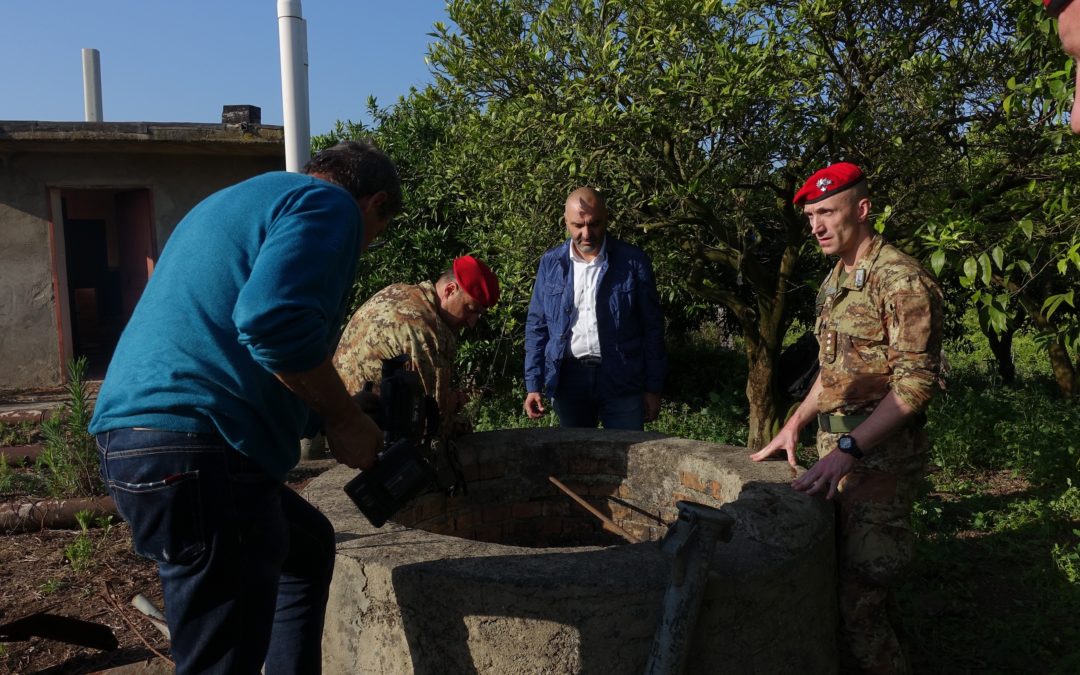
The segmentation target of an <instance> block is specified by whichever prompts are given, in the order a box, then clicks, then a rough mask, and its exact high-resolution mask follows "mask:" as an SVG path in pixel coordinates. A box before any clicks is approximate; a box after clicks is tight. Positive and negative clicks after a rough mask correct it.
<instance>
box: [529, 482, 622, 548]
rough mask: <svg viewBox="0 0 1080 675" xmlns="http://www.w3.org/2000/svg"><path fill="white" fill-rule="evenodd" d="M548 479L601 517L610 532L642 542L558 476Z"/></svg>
mask: <svg viewBox="0 0 1080 675" xmlns="http://www.w3.org/2000/svg"><path fill="white" fill-rule="evenodd" d="M548 480H549V481H551V482H552V484H553V485H555V487H557V488H559V489H560V490H562V491H563V492H565V493H566V494H567V496H569V497H570V498H571V499H573V500H574V501H575V502H577V503H578V504H579V505H581V506H582V508H584V509H585V510H586V511H588V512H589V513H591V514H593V515H594V516H596V517H597V518H599V519H600V522H602V523H603V524H604V528H605V529H607V530H608V531H610V532H614V533H615V534H617V535H619V536H620V537H624V538H626V539H628V540H629V541H630V543H631V544H640V543H641V540H640V539H638V538H637V537H635V536H634V535H632V534H630V533H629V532H627V531H626V530H624V529H622V528H621V527H619V526H618V525H616V524H615V521H613V520H612V519H611V518H608V517H607V516H605V515H604V514H602V513H600V512H599V511H597V510H596V509H595V508H593V505H592V504H590V503H589V502H587V501H585V500H584V499H582V498H581V497H579V496H577V494H575V493H574V491H573V490H571V489H570V488H568V487H566V486H565V485H563V484H562V482H561V481H560V480H559V479H558V478H556V477H555V476H548Z"/></svg>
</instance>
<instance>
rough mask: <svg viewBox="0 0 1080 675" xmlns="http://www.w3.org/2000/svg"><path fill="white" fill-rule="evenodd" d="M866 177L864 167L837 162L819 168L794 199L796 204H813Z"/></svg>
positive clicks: (854, 184) (852, 185) (853, 185)
mask: <svg viewBox="0 0 1080 675" xmlns="http://www.w3.org/2000/svg"><path fill="white" fill-rule="evenodd" d="M864 178H865V177H864V176H863V172H862V169H860V168H859V167H857V166H855V165H854V164H851V163H850V162H837V163H836V164H832V165H830V166H827V167H825V168H824V169H819V170H818V171H817V172H815V173H814V175H813V176H810V177H809V178H807V179H806V183H804V184H803V186H802V189H801V190H799V191H798V192H796V193H795V199H793V200H792V201H793V202H794V203H795V206H803V205H804V204H813V203H814V202H820V201H821V200H822V199H828V198H829V197H832V196H833V195H835V194H838V193H840V192H843V191H844V190H846V189H848V188H850V187H855V186H856V185H858V184H859V183H860V182H862V180H863V179H864Z"/></svg>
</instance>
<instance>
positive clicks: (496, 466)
mask: <svg viewBox="0 0 1080 675" xmlns="http://www.w3.org/2000/svg"><path fill="white" fill-rule="evenodd" d="M505 475H506V462H488V463H486V464H481V465H480V480H490V479H492V478H502V477H503V476H505Z"/></svg>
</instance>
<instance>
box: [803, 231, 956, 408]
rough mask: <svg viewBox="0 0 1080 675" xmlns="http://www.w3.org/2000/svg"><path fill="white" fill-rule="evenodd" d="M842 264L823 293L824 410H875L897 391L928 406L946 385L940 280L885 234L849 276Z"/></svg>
mask: <svg viewBox="0 0 1080 675" xmlns="http://www.w3.org/2000/svg"><path fill="white" fill-rule="evenodd" d="M842 270H843V262H842V261H837V263H836V267H834V268H833V270H832V272H830V273H829V276H827V277H826V278H825V281H824V283H822V285H821V291H820V292H819V293H818V303H817V304H818V319H817V323H816V324H815V327H814V332H815V333H816V334H817V337H818V345H819V352H818V359H819V361H820V362H821V384H822V387H823V389H822V393H821V396H820V397H819V399H818V410H819V411H820V412H823V413H837V414H845V415H859V414H869V413H870V412H872V411H873V410H874V408H875V407H877V404H878V401H880V400H881V399H882V398H884V397H885V395H886V394H887V393H888V392H889V391H890V390H891V391H893V392H895V393H896V395H897V396H898V397H899V398H900V399H901V400H902V401H904V402H905V403H906V404H907V405H909V406H911V408H913V409H914V410H916V411H922V410H924V409H925V408H926V405H927V403H929V402H930V398H931V397H932V396H933V394H934V392H935V390H936V389H937V388H938V387H939V385H940V370H941V332H942V311H943V310H942V303H943V300H942V295H941V289H940V288H939V287H938V285H937V282H935V281H934V279H933V277H931V276H930V274H929V273H928V272H927V271H926V270H925V269H923V267H922V266H921V265H920V264H919V263H918V261H916V260H915V259H914V258H912V257H911V256H909V255H906V254H905V253H902V252H901V251H900V250H898V249H897V248H895V247H894V246H892V245H890V244H887V243H886V242H885V240H884V239H882V238H881V237H880V236H875V237H874V239H873V241H872V243H871V244H870V248H869V250H868V251H867V252H866V253H865V254H864V255H863V256H862V257H861V258H860V259H859V261H858V262H857V263H856V265H855V267H854V268H853V269H852V270H851V273H850V274H848V275H847V276H846V277H845V278H843V279H841V276H843V275H842V274H841V272H842Z"/></svg>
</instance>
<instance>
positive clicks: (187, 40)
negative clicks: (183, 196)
mask: <svg viewBox="0 0 1080 675" xmlns="http://www.w3.org/2000/svg"><path fill="white" fill-rule="evenodd" d="M301 2H302V4H303V12H304V18H306V19H307V22H308V59H309V63H310V66H309V78H310V90H311V133H312V134H319V133H325V132H326V131H329V130H330V129H331V128H332V126H333V124H334V121H335V120H338V119H352V120H356V121H360V120H363V121H368V120H367V115H366V113H365V101H366V100H367V97H368V95H369V94H373V95H375V96H376V97H377V98H378V100H379V104H380V105H384V106H385V105H388V104H391V103H393V102H394V101H396V100H397V98H398V96H401V95H403V94H406V93H408V91H409V87H410V86H422V85H424V84H426V83H428V82H430V81H431V79H432V78H431V75H430V71H429V70H428V67H427V64H426V63H425V61H424V57H425V55H426V48H427V44H428V43H429V42H430V41H431V39H432V38H430V37H429V36H428V35H427V33H429V32H432V25H433V24H434V23H435V22H436V21H444V22H445V21H446V20H447V19H446V12H445V0H393V1H391V2H386V1H384V0H301ZM83 47H92V48H96V49H98V50H99V51H100V52H101V81H102V97H101V98H102V108H103V111H104V119H105V121H108V122H132V121H145V122H219V121H220V120H221V106H223V105H226V104H245V103H246V104H252V105H257V106H259V107H260V108H262V119H263V123H264V124H281V123H282V116H281V71H280V63H279V55H278V29H277V2H276V0H96V1H91V0H0V64H3V65H2V66H0V120H50V121H81V120H82V119H83V91H82V48H83Z"/></svg>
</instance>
